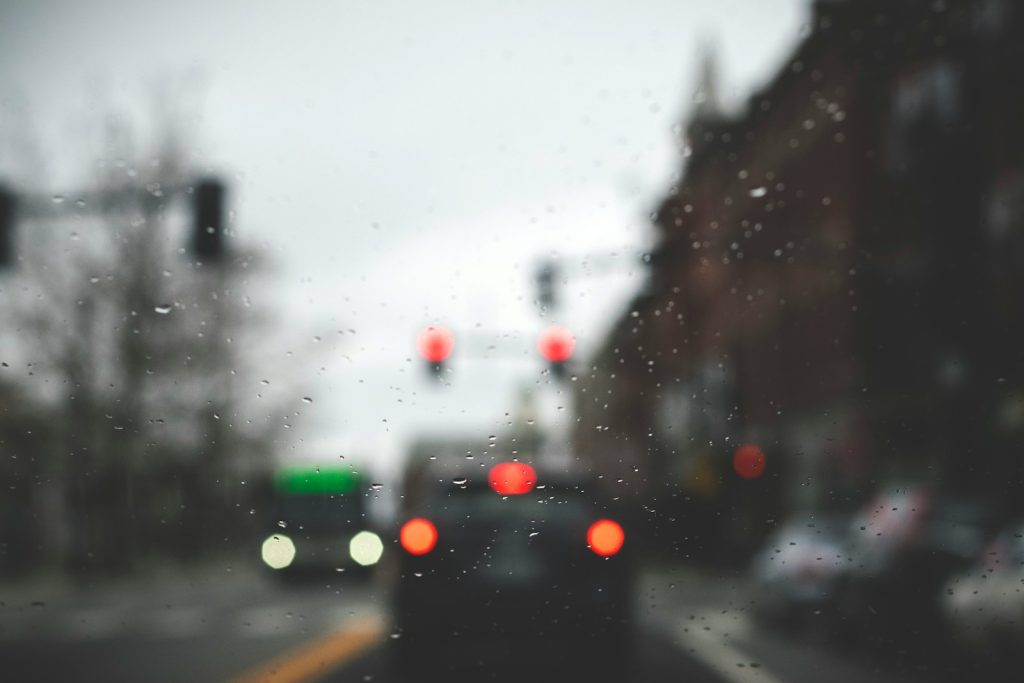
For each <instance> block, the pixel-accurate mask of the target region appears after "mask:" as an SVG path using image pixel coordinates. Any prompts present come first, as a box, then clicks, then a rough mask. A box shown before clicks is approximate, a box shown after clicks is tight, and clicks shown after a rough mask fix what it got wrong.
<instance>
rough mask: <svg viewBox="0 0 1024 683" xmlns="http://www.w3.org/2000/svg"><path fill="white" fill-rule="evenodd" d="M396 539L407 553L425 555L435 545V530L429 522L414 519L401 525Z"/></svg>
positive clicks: (418, 518) (420, 518) (419, 518)
mask: <svg viewBox="0 0 1024 683" xmlns="http://www.w3.org/2000/svg"><path fill="white" fill-rule="evenodd" d="M398 538H399V540H400V541H401V542H402V547H403V548H405V549H406V551H407V552H409V553H411V554H413V555H426V554H427V553H429V552H430V551H431V550H433V549H434V546H435V545H437V528H436V527H435V526H434V525H433V524H432V523H431V522H430V520H426V519H423V518H422V517H415V518H413V519H410V520H409V521H408V522H406V523H405V524H403V525H402V531H401V532H400V533H399V535H398Z"/></svg>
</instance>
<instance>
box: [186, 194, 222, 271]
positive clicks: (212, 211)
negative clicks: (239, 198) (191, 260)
mask: <svg viewBox="0 0 1024 683" xmlns="http://www.w3.org/2000/svg"><path fill="white" fill-rule="evenodd" d="M226 194H227V188H225V186H224V183H222V182H220V181H219V180H217V179H215V178H204V179H202V180H200V181H199V182H197V183H196V184H195V187H194V189H193V191H192V219H193V226H192V254H193V255H195V256H196V257H197V258H199V259H202V260H203V261H209V262H217V261H220V260H222V259H223V258H224V228H225V225H224V198H225V195H226Z"/></svg>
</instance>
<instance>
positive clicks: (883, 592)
mask: <svg viewBox="0 0 1024 683" xmlns="http://www.w3.org/2000/svg"><path fill="white" fill-rule="evenodd" d="M996 520H997V517H996V515H995V511H994V510H993V509H992V507H991V506H990V505H989V504H987V503H986V502H985V501H980V500H975V499H969V498H959V497H950V496H941V495H937V494H935V493H934V492H933V491H931V490H929V489H927V488H910V489H897V490H895V491H893V492H890V493H886V494H883V495H881V496H879V497H878V498H876V500H874V501H873V502H872V503H871V504H869V505H868V506H867V507H866V508H864V509H863V510H862V512H861V513H860V514H859V515H858V516H857V517H856V518H855V519H854V521H853V522H852V525H851V533H850V537H849V539H850V544H849V549H848V552H849V554H850V557H852V558H853V562H851V563H850V565H849V568H848V571H847V572H846V573H845V576H844V578H843V583H842V587H841V589H840V590H841V603H842V604H841V607H840V610H841V612H842V616H843V619H844V620H845V626H846V627H847V632H848V634H849V635H852V636H855V637H859V638H860V639H861V640H865V641H868V642H869V644H874V645H878V646H883V647H889V646H896V647H897V648H904V647H918V646H919V647H927V646H930V645H933V644H935V643H937V642H940V639H941V638H942V637H943V636H944V634H943V632H942V620H941V618H940V613H939V594H940V591H941V589H942V587H943V585H944V584H945V582H946V581H947V580H948V579H949V578H950V577H951V576H953V575H954V574H956V573H957V572H958V571H962V570H963V569H965V568H966V567H967V566H969V565H970V563H971V561H972V560H973V558H975V557H977V556H978V554H979V553H980V552H981V550H982V548H983V547H984V546H985V544H986V543H987V542H988V540H989V539H990V538H991V536H992V535H993V534H994V532H995V529H996Z"/></svg>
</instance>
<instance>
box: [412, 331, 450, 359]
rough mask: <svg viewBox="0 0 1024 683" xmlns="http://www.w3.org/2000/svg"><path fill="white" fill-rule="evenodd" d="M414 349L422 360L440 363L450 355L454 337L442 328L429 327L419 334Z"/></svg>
mask: <svg viewBox="0 0 1024 683" xmlns="http://www.w3.org/2000/svg"><path fill="white" fill-rule="evenodd" d="M416 348H417V350H418V351H419V353H420V355H421V356H423V358H424V359H426V360H428V361H430V362H431V363H441V362H443V361H445V360H447V358H448V356H450V355H451V354H452V349H454V348H455V337H454V336H452V333H451V332H450V331H449V330H448V329H446V328H444V327H439V326H437V325H430V326H429V327H427V329H425V330H423V332H422V333H420V338H419V340H417V342H416Z"/></svg>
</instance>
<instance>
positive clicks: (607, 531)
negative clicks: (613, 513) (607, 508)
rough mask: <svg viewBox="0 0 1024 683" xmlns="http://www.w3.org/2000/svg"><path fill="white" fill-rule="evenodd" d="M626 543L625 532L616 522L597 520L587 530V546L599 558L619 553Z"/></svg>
mask: <svg viewBox="0 0 1024 683" xmlns="http://www.w3.org/2000/svg"><path fill="white" fill-rule="evenodd" d="M625 541H626V532H624V531H623V530H622V526H620V525H619V523H618V522H614V521H612V520H610V519H599V520H597V521H596V522H594V523H593V524H591V525H590V528H589V529H587V545H588V546H590V549H591V550H593V551H594V552H595V553H597V554H598V555H600V556H601V557H608V556H610V555H614V554H615V553H617V552H619V550H620V549H621V548H622V544H623V543H624V542H625Z"/></svg>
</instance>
